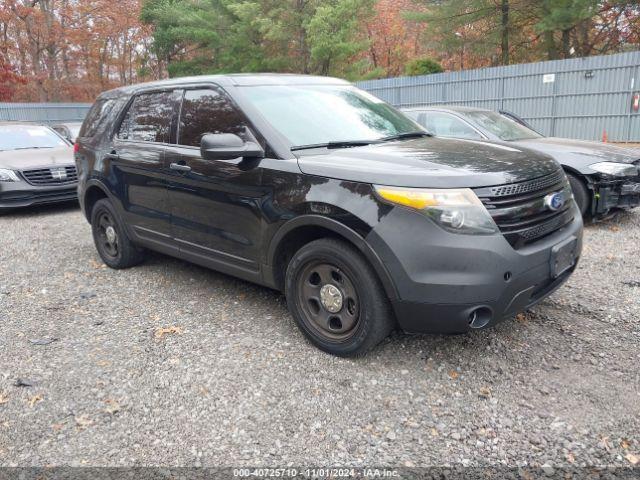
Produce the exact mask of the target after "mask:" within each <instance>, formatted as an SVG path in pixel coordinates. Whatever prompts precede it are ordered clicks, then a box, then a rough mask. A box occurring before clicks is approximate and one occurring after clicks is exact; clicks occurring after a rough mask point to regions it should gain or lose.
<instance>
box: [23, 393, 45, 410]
mask: <svg viewBox="0 0 640 480" xmlns="http://www.w3.org/2000/svg"><path fill="white" fill-rule="evenodd" d="M42 400H44V397H43V396H42V395H34V396H33V397H31V398H29V400H28V401H27V403H28V404H29V406H30V407H31V408H33V407H35V405H36V403H38V402H41V401H42Z"/></svg>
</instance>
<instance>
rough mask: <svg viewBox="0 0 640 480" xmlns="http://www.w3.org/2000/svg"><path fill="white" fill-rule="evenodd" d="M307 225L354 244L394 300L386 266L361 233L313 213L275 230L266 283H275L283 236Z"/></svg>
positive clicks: (294, 219)
mask: <svg viewBox="0 0 640 480" xmlns="http://www.w3.org/2000/svg"><path fill="white" fill-rule="evenodd" d="M307 226H314V227H322V228H325V229H327V230H330V231H331V232H333V233H335V234H337V235H339V236H341V237H343V238H344V239H345V240H347V241H348V242H350V243H351V244H352V245H354V246H355V247H356V248H357V249H358V250H359V251H360V253H361V254H362V255H364V257H365V258H366V259H367V261H368V262H369V264H370V265H371V266H372V267H373V269H374V270H375V272H376V274H377V275H378V278H379V279H380V282H381V283H382V286H383V288H384V290H385V293H386V294H387V296H388V297H389V299H390V300H395V299H397V298H398V295H397V291H396V288H395V285H394V283H393V280H392V278H391V276H390V274H389V272H388V271H387V268H386V267H385V265H384V263H383V262H382V260H381V259H380V257H379V256H378V254H377V253H376V252H375V250H374V249H373V248H372V247H371V246H370V245H369V244H368V243H367V241H366V240H365V239H364V238H363V237H362V236H361V235H359V234H358V233H357V232H356V231H355V230H353V229H352V228H350V227H348V226H346V225H344V224H342V223H340V222H339V221H337V220H334V219H332V218H328V217H324V216H321V215H313V214H308V215H300V216H297V217H295V218H293V219H291V220H289V221H287V222H286V223H285V224H284V225H282V226H281V227H280V228H279V229H278V230H277V231H276V233H275V235H274V236H273V237H272V239H271V241H270V243H269V247H268V249H267V267H269V268H266V269H265V271H266V272H269V273H268V275H270V276H271V278H267V279H266V281H267V283H269V284H272V285H275V284H276V283H277V282H276V281H275V276H274V269H273V266H274V265H275V263H276V254H277V251H278V246H279V245H280V242H281V241H282V240H283V239H284V238H286V236H287V235H288V234H289V233H291V232H294V231H295V230H296V229H299V228H303V227H307Z"/></svg>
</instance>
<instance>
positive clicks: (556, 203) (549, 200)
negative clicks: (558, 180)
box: [544, 192, 564, 212]
mask: <svg viewBox="0 0 640 480" xmlns="http://www.w3.org/2000/svg"><path fill="white" fill-rule="evenodd" d="M544 204H545V205H546V207H547V208H548V209H549V210H552V211H554V212H555V211H557V210H560V209H561V208H562V206H563V205H564V193H563V192H556V193H550V194H549V195H547V196H546V197H544Z"/></svg>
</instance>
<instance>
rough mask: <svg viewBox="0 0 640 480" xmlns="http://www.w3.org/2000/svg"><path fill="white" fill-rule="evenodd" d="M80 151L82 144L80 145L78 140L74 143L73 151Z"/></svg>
mask: <svg viewBox="0 0 640 480" xmlns="http://www.w3.org/2000/svg"><path fill="white" fill-rule="evenodd" d="M79 151H80V145H78V142H76V143H74V144H73V153H78V152H79Z"/></svg>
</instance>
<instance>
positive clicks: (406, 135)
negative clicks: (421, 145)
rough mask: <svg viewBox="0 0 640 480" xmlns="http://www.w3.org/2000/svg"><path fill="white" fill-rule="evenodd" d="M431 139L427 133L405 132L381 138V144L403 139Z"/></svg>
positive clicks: (430, 135)
mask: <svg viewBox="0 0 640 480" xmlns="http://www.w3.org/2000/svg"><path fill="white" fill-rule="evenodd" d="M419 137H433V135H432V134H430V133H429V132H405V133H398V134H397V135H391V136H389V137H384V138H381V139H380V141H381V142H392V141H394V140H403V139H405V138H419Z"/></svg>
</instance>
